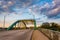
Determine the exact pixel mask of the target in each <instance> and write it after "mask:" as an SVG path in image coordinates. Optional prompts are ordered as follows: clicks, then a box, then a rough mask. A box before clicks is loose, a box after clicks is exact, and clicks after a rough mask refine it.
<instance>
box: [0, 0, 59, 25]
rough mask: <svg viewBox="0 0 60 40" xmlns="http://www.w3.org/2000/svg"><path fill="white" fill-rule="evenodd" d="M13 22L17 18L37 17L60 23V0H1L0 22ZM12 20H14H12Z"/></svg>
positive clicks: (39, 20) (45, 20) (42, 20)
mask: <svg viewBox="0 0 60 40" xmlns="http://www.w3.org/2000/svg"><path fill="white" fill-rule="evenodd" d="M4 16H6V24H8V23H9V24H12V23H13V22H15V21H16V20H21V19H33V18H34V16H35V19H36V20H37V21H38V22H40V23H42V22H56V23H60V21H59V20H60V0H0V24H1V25H2V24H3V20H4ZM11 21H12V22H11Z"/></svg>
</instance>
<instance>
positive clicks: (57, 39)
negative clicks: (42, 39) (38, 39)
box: [39, 28, 60, 40]
mask: <svg viewBox="0 0 60 40" xmlns="http://www.w3.org/2000/svg"><path fill="white" fill-rule="evenodd" d="M39 30H40V31H41V32H42V33H43V34H45V35H46V36H47V37H48V38H50V40H60V32H58V31H53V30H49V29H43V28H40V29H39Z"/></svg>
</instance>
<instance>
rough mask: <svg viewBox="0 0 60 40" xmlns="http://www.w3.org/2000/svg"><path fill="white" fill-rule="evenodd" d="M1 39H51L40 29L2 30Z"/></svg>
mask: <svg viewBox="0 0 60 40" xmlns="http://www.w3.org/2000/svg"><path fill="white" fill-rule="evenodd" d="M0 40H49V39H48V38H47V37H46V36H45V35H44V34H42V33H41V32H40V31H38V30H12V31H4V32H0Z"/></svg>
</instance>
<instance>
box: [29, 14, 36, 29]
mask: <svg viewBox="0 0 60 40" xmlns="http://www.w3.org/2000/svg"><path fill="white" fill-rule="evenodd" d="M30 15H32V16H33V19H34V30H36V29H37V27H36V19H35V15H33V14H30Z"/></svg>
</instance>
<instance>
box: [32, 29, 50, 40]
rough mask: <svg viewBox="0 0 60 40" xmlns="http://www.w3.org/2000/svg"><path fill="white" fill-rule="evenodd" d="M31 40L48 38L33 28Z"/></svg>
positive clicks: (45, 39) (46, 39)
mask: <svg viewBox="0 0 60 40" xmlns="http://www.w3.org/2000/svg"><path fill="white" fill-rule="evenodd" d="M32 40H49V38H48V37H46V36H45V35H44V34H43V33H41V32H40V31H39V30H35V31H34V32H33V35H32Z"/></svg>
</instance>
